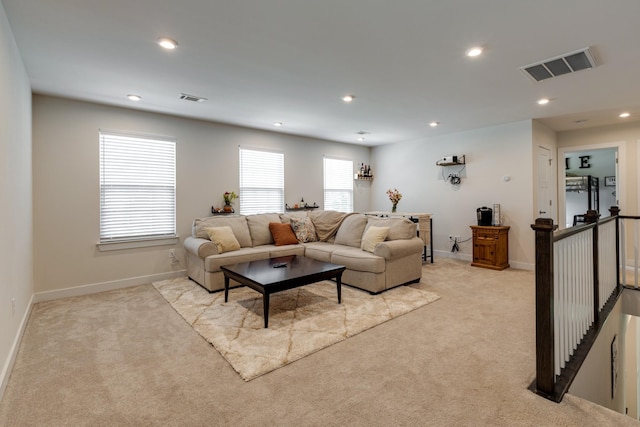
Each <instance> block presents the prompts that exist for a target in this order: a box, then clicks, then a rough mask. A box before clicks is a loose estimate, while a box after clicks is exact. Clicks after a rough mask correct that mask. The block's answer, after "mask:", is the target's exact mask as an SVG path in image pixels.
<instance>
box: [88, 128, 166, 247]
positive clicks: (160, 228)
mask: <svg viewBox="0 0 640 427" xmlns="http://www.w3.org/2000/svg"><path fill="white" fill-rule="evenodd" d="M175 235H176V141H175V140H171V139H162V138H157V137H140V136H131V135H125V134H117V133H108V132H100V242H112V241H128V240H142V239H151V238H162V237H171V236H175Z"/></svg>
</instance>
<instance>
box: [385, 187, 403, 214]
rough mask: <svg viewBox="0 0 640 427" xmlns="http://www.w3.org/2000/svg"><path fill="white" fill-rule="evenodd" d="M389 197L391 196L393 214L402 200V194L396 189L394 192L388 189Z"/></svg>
mask: <svg viewBox="0 0 640 427" xmlns="http://www.w3.org/2000/svg"><path fill="white" fill-rule="evenodd" d="M387 196H389V200H391V204H392V206H391V212H395V211H396V208H397V206H398V202H399V201H400V199H402V193H400V192H399V191H398V189H397V188H394V189H393V190H392V189H388V190H387Z"/></svg>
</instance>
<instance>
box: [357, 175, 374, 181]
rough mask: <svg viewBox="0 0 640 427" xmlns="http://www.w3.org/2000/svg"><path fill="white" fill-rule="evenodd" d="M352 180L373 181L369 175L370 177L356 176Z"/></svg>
mask: <svg viewBox="0 0 640 427" xmlns="http://www.w3.org/2000/svg"><path fill="white" fill-rule="evenodd" d="M354 179H355V180H356V181H373V175H370V176H360V175H357V176H356V177H355V178H354Z"/></svg>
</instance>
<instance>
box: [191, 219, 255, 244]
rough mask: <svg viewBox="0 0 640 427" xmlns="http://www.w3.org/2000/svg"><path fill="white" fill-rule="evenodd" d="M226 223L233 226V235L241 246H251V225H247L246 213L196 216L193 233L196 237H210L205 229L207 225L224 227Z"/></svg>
mask: <svg viewBox="0 0 640 427" xmlns="http://www.w3.org/2000/svg"><path fill="white" fill-rule="evenodd" d="M225 225H228V226H229V227H231V230H233V235H234V236H236V239H237V240H238V243H240V246H242V247H243V248H249V247H251V235H250V234H249V227H248V226H247V220H246V217H245V216H244V215H239V216H210V217H206V218H196V219H195V220H194V221H193V230H192V234H193V236H194V237H199V238H201V239H209V234H208V233H207V232H206V231H205V230H204V228H205V227H224V226H225ZM209 240H211V239H209Z"/></svg>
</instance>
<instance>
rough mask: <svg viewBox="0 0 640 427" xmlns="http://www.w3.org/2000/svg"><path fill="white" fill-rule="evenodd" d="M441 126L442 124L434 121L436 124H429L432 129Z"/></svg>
mask: <svg viewBox="0 0 640 427" xmlns="http://www.w3.org/2000/svg"><path fill="white" fill-rule="evenodd" d="M439 124H440V122H435V121H434V122H431V123H429V126H431V127H432V128H434V127H436V126H438V125H439Z"/></svg>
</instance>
